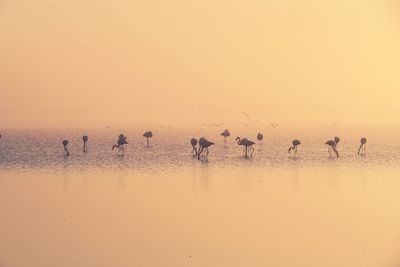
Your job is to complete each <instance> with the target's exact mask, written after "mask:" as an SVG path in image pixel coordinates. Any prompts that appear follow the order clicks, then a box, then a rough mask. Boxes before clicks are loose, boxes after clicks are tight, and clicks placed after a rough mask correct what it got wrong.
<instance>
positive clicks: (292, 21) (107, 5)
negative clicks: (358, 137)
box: [0, 0, 400, 128]
mask: <svg viewBox="0 0 400 267" xmlns="http://www.w3.org/2000/svg"><path fill="white" fill-rule="evenodd" d="M399 11H400V9H399V6H398V4H396V1H392V0H336V1H328V0H303V1H299V0H280V1H276V0H258V1H255V0H249V1H232V0H220V1H218V0H217V1H216V0H203V1H188V0H182V1H178V0H168V1H161V0H154V1H150V0H146V1H118V0H116V1H97V0H96V1H95V0H71V1H68V0H46V1H45V0H19V1H18V0H8V1H4V0H3V1H0V128H5V127H64V126H65V127H82V126H91V127H103V126H106V125H110V126H124V125H129V126H132V125H141V124H143V123H151V124H154V125H157V124H171V125H189V124H190V125H196V124H201V123H218V122H231V123H235V122H238V121H240V120H241V119H242V116H241V113H240V111H241V110H244V111H246V112H249V113H251V114H253V118H256V119H258V120H260V121H265V122H271V121H273V122H281V123H286V124H291V123H292V124H296V123H297V124H302V123H321V122H333V121H339V122H341V123H361V124H371V125H372V124H377V123H385V124H396V125H398V124H400V119H399V115H400V104H399V99H400V12H399Z"/></svg>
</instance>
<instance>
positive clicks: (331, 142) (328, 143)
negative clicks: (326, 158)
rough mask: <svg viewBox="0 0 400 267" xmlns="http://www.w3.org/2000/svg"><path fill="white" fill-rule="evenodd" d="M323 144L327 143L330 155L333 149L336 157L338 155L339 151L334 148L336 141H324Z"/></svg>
mask: <svg viewBox="0 0 400 267" xmlns="http://www.w3.org/2000/svg"><path fill="white" fill-rule="evenodd" d="M325 145H328V153H329V155H331V151H332V150H333V151H334V152H335V153H336V157H339V152H338V151H337V150H336V143H335V141H333V140H328V141H326V143H325Z"/></svg>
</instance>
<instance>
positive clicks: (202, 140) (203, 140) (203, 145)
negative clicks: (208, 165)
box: [197, 137, 214, 159]
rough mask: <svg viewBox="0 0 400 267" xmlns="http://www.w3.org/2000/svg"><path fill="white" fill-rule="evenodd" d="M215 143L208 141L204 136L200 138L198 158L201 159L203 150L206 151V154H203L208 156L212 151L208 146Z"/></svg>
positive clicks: (205, 156) (205, 157)
mask: <svg viewBox="0 0 400 267" xmlns="http://www.w3.org/2000/svg"><path fill="white" fill-rule="evenodd" d="M212 145H214V143H213V142H210V141H208V140H207V139H206V138H204V137H202V138H200V139H199V151H198V152H197V158H198V159H200V156H201V153H203V151H205V155H204V156H203V158H204V159H207V158H208V154H209V153H210V151H209V150H208V148H209V147H210V146H212Z"/></svg>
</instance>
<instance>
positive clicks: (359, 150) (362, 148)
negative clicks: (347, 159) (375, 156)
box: [357, 137, 367, 155]
mask: <svg viewBox="0 0 400 267" xmlns="http://www.w3.org/2000/svg"><path fill="white" fill-rule="evenodd" d="M360 143H361V145H360V148H359V149H358V152H357V154H358V155H360V153H362V154H365V150H366V144H367V138H365V137H363V138H361V140H360Z"/></svg>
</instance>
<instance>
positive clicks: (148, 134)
mask: <svg viewBox="0 0 400 267" xmlns="http://www.w3.org/2000/svg"><path fill="white" fill-rule="evenodd" d="M143 136H144V137H146V139H147V146H149V138H152V137H153V133H152V132H151V131H148V132H145V133H144V134H143Z"/></svg>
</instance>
